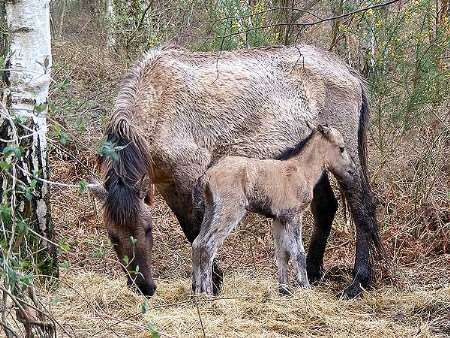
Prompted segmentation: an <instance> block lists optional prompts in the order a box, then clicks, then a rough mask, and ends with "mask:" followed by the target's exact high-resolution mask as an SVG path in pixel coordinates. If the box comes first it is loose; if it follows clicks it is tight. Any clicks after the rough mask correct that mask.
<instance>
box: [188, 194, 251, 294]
mask: <svg viewBox="0 0 450 338" xmlns="http://www.w3.org/2000/svg"><path fill="white" fill-rule="evenodd" d="M231 199H232V198H231ZM235 201H236V200H235ZM237 201H239V200H237ZM205 204H206V213H205V216H204V218H203V223H202V226H201V230H200V233H199V235H198V236H197V238H196V239H195V241H194V243H192V267H193V274H192V288H193V291H194V292H195V293H203V292H204V293H206V294H208V295H212V294H213V279H212V264H213V260H214V257H215V256H216V254H217V251H218V250H219V248H220V247H221V246H222V244H223V242H224V240H225V238H226V237H227V236H228V235H229V234H230V232H231V231H232V230H233V229H234V228H235V227H236V226H237V225H238V224H239V222H240V221H241V220H242V218H243V217H244V216H245V213H246V211H245V207H244V206H243V205H242V204H241V203H236V202H235V203H233V204H228V205H223V201H220V202H219V201H214V203H213V201H205Z"/></svg>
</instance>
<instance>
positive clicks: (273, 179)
mask: <svg viewBox="0 0 450 338" xmlns="http://www.w3.org/2000/svg"><path fill="white" fill-rule="evenodd" d="M355 168H356V167H355V164H354V162H353V160H352V158H351V157H350V155H349V154H348V153H347V151H346V149H345V147H344V139H343V137H342V135H341V134H340V133H339V132H338V131H337V130H336V129H334V128H329V127H323V126H319V127H318V128H317V130H315V131H313V133H312V134H311V136H310V138H309V139H308V140H307V141H306V143H305V145H304V147H303V148H302V150H301V151H300V150H299V151H297V152H296V153H294V154H292V155H291V157H290V158H289V159H287V160H284V161H280V160H259V159H253V158H246V157H238V156H229V157H224V158H222V159H221V160H220V161H219V162H218V163H217V164H216V165H215V166H213V167H211V168H210V169H209V170H208V171H207V172H206V173H205V175H204V176H203V177H201V178H200V179H199V182H198V186H197V189H201V190H203V196H199V194H198V193H197V192H196V191H195V190H194V192H193V195H194V196H193V198H194V200H195V199H197V201H196V202H197V204H198V203H201V202H199V201H198V199H199V198H201V197H203V199H204V203H205V208H206V213H205V218H204V220H203V223H202V226H201V230H200V234H199V235H198V237H197V238H196V240H195V241H194V243H193V245H192V249H193V252H192V261H193V283H192V286H193V289H194V292H197V293H201V292H205V293H207V294H212V292H213V285H212V276H211V271H212V264H213V259H214V256H215V255H216V253H217V250H218V248H219V247H220V246H221V245H222V243H223V241H224V240H225V238H226V237H227V236H228V235H229V233H230V232H231V231H232V230H233V229H234V228H235V227H236V226H237V225H238V223H239V222H240V221H241V220H242V218H243V217H244V216H245V214H246V213H247V212H248V211H250V212H255V213H258V214H262V215H264V216H266V217H271V218H273V219H274V222H273V236H274V241H275V248H276V252H275V256H276V262H277V266H278V282H279V287H280V292H281V293H287V292H288V287H287V284H288V261H289V259H290V258H293V260H294V265H295V266H296V270H297V274H296V282H297V284H298V286H301V287H309V281H308V277H307V272H306V256H305V250H304V247H303V240H302V234H301V218H302V214H303V212H304V210H305V209H306V208H307V206H308V205H310V203H311V201H312V198H313V189H314V186H315V185H316V184H317V182H318V181H319V179H320V177H321V176H322V174H323V172H324V170H325V169H329V170H330V171H331V172H332V173H333V175H335V176H336V177H337V178H338V179H347V178H348V176H352V175H354V173H355Z"/></svg>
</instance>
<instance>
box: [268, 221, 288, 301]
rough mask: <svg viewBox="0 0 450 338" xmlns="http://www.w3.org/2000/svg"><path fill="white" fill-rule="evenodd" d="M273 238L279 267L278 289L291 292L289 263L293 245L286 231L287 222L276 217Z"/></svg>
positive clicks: (286, 292)
mask: <svg viewBox="0 0 450 338" xmlns="http://www.w3.org/2000/svg"><path fill="white" fill-rule="evenodd" d="M272 229H273V230H272V231H273V239H274V244H275V260H276V263H277V269H278V290H279V292H280V293H281V294H283V295H287V294H290V291H289V286H288V264H289V256H290V251H289V249H288V248H289V247H290V246H291V244H290V241H291V238H290V236H289V235H288V233H287V231H286V224H285V223H284V222H282V221H281V220H279V219H274V220H273V224H272Z"/></svg>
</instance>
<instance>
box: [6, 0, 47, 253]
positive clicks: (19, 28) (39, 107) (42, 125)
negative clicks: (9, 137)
mask: <svg viewBox="0 0 450 338" xmlns="http://www.w3.org/2000/svg"><path fill="white" fill-rule="evenodd" d="M6 19H7V23H8V30H9V32H10V48H9V51H10V52H9V65H10V69H11V71H10V75H9V82H10V87H9V91H10V92H9V100H8V102H9V107H8V108H9V110H10V112H11V114H12V115H13V116H17V117H21V118H24V119H26V120H27V121H28V122H27V123H26V124H27V126H28V127H31V128H32V129H33V139H32V145H31V147H30V149H28V151H27V154H25V155H24V156H25V157H26V158H27V160H24V161H23V164H24V166H27V167H25V168H23V169H25V170H26V171H27V172H28V173H39V177H40V178H42V179H44V180H46V179H47V178H48V165H47V140H46V134H47V97H48V91H49V85H50V70H51V66H52V55H51V44H50V11H49V0H7V1H6ZM27 132H28V133H29V131H27ZM27 163H28V165H27ZM26 177H27V179H28V180H29V181H31V179H32V177H31V175H27V176H26ZM38 187H39V191H38V192H37V200H36V201H35V203H36V204H35V210H33V212H34V214H35V215H34V216H35V217H36V218H37V221H38V226H39V229H38V230H40V231H39V232H40V233H41V234H43V235H48V234H49V232H51V229H48V227H49V224H50V218H49V217H50V215H49V208H48V200H49V199H48V193H49V188H48V184H47V183H45V182H44V181H40V184H39V185H38ZM45 244H46V245H48V246H50V243H49V242H47V241H46V242H45Z"/></svg>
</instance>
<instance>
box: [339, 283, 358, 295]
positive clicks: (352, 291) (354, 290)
mask: <svg viewBox="0 0 450 338" xmlns="http://www.w3.org/2000/svg"><path fill="white" fill-rule="evenodd" d="M363 292H364V289H363V288H362V287H361V285H360V284H359V283H358V284H351V285H349V286H348V287H347V288H346V289H345V290H344V291H342V292H340V293H339V294H338V297H339V298H343V299H353V298H357V297H361V296H362V294H363Z"/></svg>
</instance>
